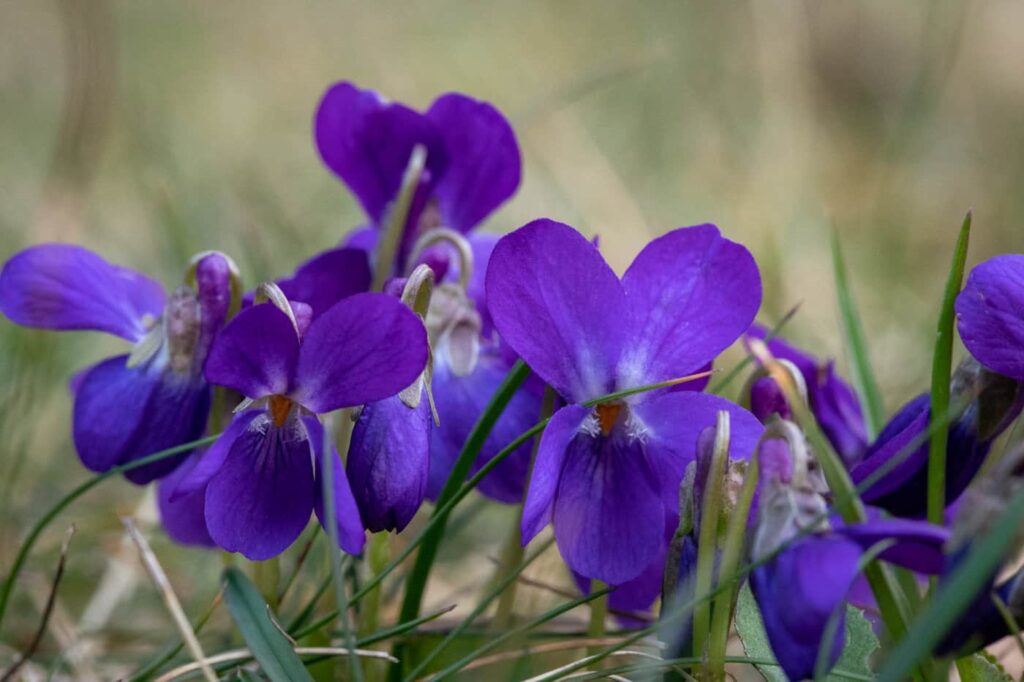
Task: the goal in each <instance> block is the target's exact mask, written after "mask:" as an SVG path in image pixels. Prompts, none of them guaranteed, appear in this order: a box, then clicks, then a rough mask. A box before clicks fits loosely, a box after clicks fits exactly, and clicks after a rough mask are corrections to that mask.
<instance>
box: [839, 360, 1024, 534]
mask: <svg viewBox="0 0 1024 682" xmlns="http://www.w3.org/2000/svg"><path fill="white" fill-rule="evenodd" d="M950 391H951V395H952V402H951V404H956V403H957V402H959V400H960V399H962V398H963V397H966V398H967V399H968V400H969V401H970V402H969V403H968V404H967V407H966V409H965V410H964V412H963V413H962V414H961V415H959V416H958V417H957V418H956V420H955V421H954V422H953V423H952V424H950V426H949V437H948V440H947V445H946V451H947V452H946V493H945V495H946V500H947V501H948V502H949V503H950V504H952V503H954V502H955V501H956V500H957V498H958V497H960V495H961V494H962V493H963V492H964V490H965V489H966V488H967V485H968V484H969V483H970V482H971V480H972V479H973V478H974V476H975V474H976V473H977V472H978V469H980V468H981V465H982V464H983V463H984V461H985V457H986V456H987V455H988V452H989V449H990V448H991V446H992V442H993V441H994V440H995V439H996V437H998V436H999V435H1000V434H1001V433H1002V432H1003V431H1004V430H1005V429H1006V428H1007V427H1008V426H1009V425H1010V424H1011V423H1013V420H1014V419H1016V418H1017V417H1018V415H1020V413H1021V409H1022V408H1024V390H1022V389H1021V385H1020V384H1019V382H1017V381H1015V380H1013V379H1009V378H1007V377H1004V376H1002V375H999V374H996V373H994V372H990V371H988V370H987V369H985V368H984V367H981V366H980V365H979V364H978V363H977V362H976V361H975V360H973V359H972V358H966V359H965V360H964V361H963V362H961V364H960V365H959V366H958V367H957V369H956V371H955V372H954V374H953V379H952V382H951V388H950ZM930 407H931V399H930V397H929V395H928V394H927V393H922V394H921V395H919V396H917V397H916V398H914V399H913V400H911V401H910V402H908V403H907V404H906V405H904V406H903V407H902V408H900V410H899V411H898V412H897V413H896V415H895V416H894V417H893V418H892V419H891V420H890V421H889V423H888V424H886V426H885V428H883V429H882V432H881V433H879V434H878V438H877V439H875V442H874V443H872V444H871V446H870V447H869V448H868V450H867V452H866V453H865V456H864V459H863V461H862V462H861V463H860V464H858V465H857V466H855V467H853V469H852V470H851V472H850V475H851V477H852V478H853V481H854V483H856V484H858V485H859V484H860V483H861V482H863V481H864V480H866V479H867V478H868V477H870V476H873V475H874V474H875V472H876V471H878V470H879V469H880V468H881V467H883V466H889V463H890V462H891V461H892V460H893V459H894V458H897V457H898V458H900V459H899V462H898V463H897V464H895V465H892V468H891V469H889V470H888V472H887V473H886V474H885V475H884V476H882V477H881V478H879V479H878V480H877V481H875V482H874V483H873V484H872V485H870V486H869V487H868V488H867V489H866V490H864V492H863V493H862V495H861V498H862V499H863V500H864V501H865V502H867V503H868V504H873V505H875V506H878V507H881V508H883V509H885V510H887V511H889V512H890V513H892V514H895V515H897V516H905V517H911V518H923V517H924V516H925V515H926V513H927V498H928V447H929V445H928V438H927V432H928V429H929V426H930V419H931V416H930V415H931V409H930ZM915 444H916V447H915ZM911 448H913V449H911Z"/></svg>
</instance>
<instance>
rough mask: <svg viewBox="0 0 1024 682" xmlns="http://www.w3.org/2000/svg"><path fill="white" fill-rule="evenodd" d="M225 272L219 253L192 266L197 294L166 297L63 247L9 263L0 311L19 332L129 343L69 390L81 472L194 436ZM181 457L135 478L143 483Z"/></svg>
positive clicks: (223, 300)
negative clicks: (83, 333)
mask: <svg viewBox="0 0 1024 682" xmlns="http://www.w3.org/2000/svg"><path fill="white" fill-rule="evenodd" d="M232 267H233V266H232V265H231V264H230V263H229V262H228V260H227V259H226V258H225V257H224V256H222V255H220V254H217V253H211V254H207V255H205V256H203V257H202V258H200V259H199V261H198V262H197V263H196V265H195V272H194V275H195V286H194V288H193V287H188V286H181V287H179V288H178V289H176V290H175V291H174V292H173V293H172V294H171V296H170V297H167V296H166V295H165V294H164V290H163V288H162V287H161V286H160V285H159V284H158V283H157V282H155V281H154V280H152V279H150V278H149V277H147V276H145V275H143V274H142V273H139V272H135V271H133V270H129V269H127V268H123V267H120V266H117V265H113V264H111V263H108V262H107V261H105V260H103V259H102V258H101V257H99V256H98V255H96V254H94V253H92V252H91V251H88V250H86V249H84V248H82V247H79V246H73V245H70V244H42V245H39V246H34V247H31V248H28V249H26V250H24V251H22V252H20V253H18V254H16V255H14V256H13V257H12V258H11V259H10V260H8V261H7V263H6V264H5V265H4V268H3V271H2V272H0V310H2V311H3V313H4V314H5V315H6V316H7V317H8V318H10V319H11V320H12V321H13V322H15V323H17V324H20V325H22V326H25V327H35V328H41V329H55V330H95V331H101V332H105V333H107V334H112V335H114V336H119V337H121V338H123V339H126V340H128V341H130V342H132V343H133V344H135V348H134V350H133V351H132V353H131V355H118V356H116V357H112V358H108V359H106V360H103V361H101V362H99V363H98V364H96V365H94V366H93V367H91V368H89V369H87V370H85V371H83V372H80V373H79V374H78V375H76V377H75V379H74V381H73V382H72V392H73V394H74V399H75V405H74V415H73V422H72V432H73V434H72V435H73V438H74V442H75V449H76V451H77V452H78V456H79V458H80V459H81V461H82V464H84V465H85V466H86V468H88V469H90V470H91V471H97V472H103V471H108V470H109V469H111V468H113V467H115V466H117V465H119V464H126V463H128V462H131V461H133V460H136V459H139V458H141V457H145V456H146V455H151V454H154V453H156V452H159V451H160V450H165V449H167V448H171V447H174V446H176V445H181V444H183V443H187V442H189V441H193V440H196V439H198V438H199V437H200V436H202V434H203V432H204V431H205V429H206V420H207V416H208V414H209V409H210V387H209V385H208V384H207V382H206V380H205V378H204V377H203V363H204V362H205V361H206V355H207V351H208V349H209V348H210V344H211V343H212V341H213V338H214V336H215V335H216V334H217V332H218V330H219V329H220V328H221V326H222V325H223V324H224V320H225V319H226V317H227V314H228V309H229V307H230V303H231V279H232V272H231V271H232ZM186 457H188V453H182V454H180V455H178V456H175V457H171V458H168V459H165V460H162V461H159V462H154V463H152V464H148V465H146V466H143V467H140V468H137V469H133V470H132V471H129V472H127V473H126V474H125V476H126V478H128V479H129V480H130V481H132V482H134V483H140V484H141V483H148V482H150V481H152V480H154V479H156V478H160V477H161V476H165V475H167V474H168V473H170V472H171V471H173V470H174V469H175V467H177V466H178V465H179V464H180V463H181V462H182V461H184V460H185V458H186Z"/></svg>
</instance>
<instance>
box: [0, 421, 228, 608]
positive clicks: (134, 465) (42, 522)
mask: <svg viewBox="0 0 1024 682" xmlns="http://www.w3.org/2000/svg"><path fill="white" fill-rule="evenodd" d="M219 437H220V434H217V435H216V436H208V437H206V438H200V439H199V440H195V441H192V442H191V443H184V444H182V445H177V446H175V447H173V448H168V449H166V450H161V451H160V452H155V453H153V454H152V455H147V456H146V457H141V458H139V459H137V460H135V461H134V462H129V463H128V464H121V465H119V466H116V467H114V468H113V469H111V470H109V471H105V472H103V473H102V474H97V475H96V476H93V477H92V478H90V479H89V480H88V481H85V482H84V483H82V484H80V485H79V486H78V487H76V488H75V489H74V490H72V491H71V492H70V493H68V494H67V495H65V496H64V497H63V498H61V500H60V501H59V502H57V504H55V505H53V507H51V508H50V510H49V511H48V512H46V513H45V514H44V515H43V517H42V518H41V519H39V520H38V521H36V525H34V526H33V527H32V530H30V531H29V533H28V535H27V536H26V537H25V540H24V542H22V543H21V547H20V548H19V549H18V554H17V555H16V556H15V557H14V563H13V564H11V570H10V572H9V573H8V574H7V578H6V579H5V580H4V584H3V587H2V588H0V623H2V622H3V618H4V613H6V611H7V604H8V602H9V601H10V599H11V590H13V589H14V581H15V580H17V579H18V576H19V575H20V574H21V569H22V568H24V566H25V560H26V559H27V558H28V553H29V552H30V551H32V547H34V546H35V544H36V541H37V540H38V539H39V536H40V535H42V533H43V531H44V530H46V527H47V526H48V525H50V522H51V521H53V520H54V519H55V518H56V517H57V515H58V514H60V513H61V512H62V511H64V510H65V509H66V508H67V507H68V505H70V504H71V503H72V502H74V501H75V500H77V499H78V498H79V497H81V496H82V495H84V494H85V493H87V492H89V491H90V490H92V489H93V488H95V487H96V486H98V485H99V484H100V483H102V482H103V481H105V480H107V479H108V478H112V477H114V476H117V475H118V474H122V473H124V472H126V471H131V470H133V469H138V468H139V467H143V466H146V465H147V464H152V463H154V462H159V461H161V460H164V459H167V458H168V457H173V456H175V455H180V454H181V453H183V452H188V451H189V450H193V449H195V448H200V447H203V446H204V445H209V444H210V443H212V442H213V441H215V440H217V438H219Z"/></svg>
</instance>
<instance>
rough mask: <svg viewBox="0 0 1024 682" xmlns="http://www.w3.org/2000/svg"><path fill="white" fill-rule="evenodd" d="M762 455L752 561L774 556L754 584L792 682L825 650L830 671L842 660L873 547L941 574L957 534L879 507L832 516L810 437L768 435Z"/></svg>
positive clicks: (888, 557)
mask: <svg viewBox="0 0 1024 682" xmlns="http://www.w3.org/2000/svg"><path fill="white" fill-rule="evenodd" d="M793 428H794V429H795V428H796V427H793ZM757 456H758V465H759V471H760V482H759V489H758V498H759V504H758V521H757V528H756V531H755V536H754V542H753V547H752V551H751V558H752V559H753V560H754V561H761V560H765V559H767V561H766V563H763V564H761V565H760V566H758V567H757V568H755V569H754V571H753V572H752V573H751V575H750V585H751V589H752V591H753V593H754V597H755V598H756V599H757V603H758V606H759V607H760V610H761V616H762V619H763V620H764V626H765V632H766V633H767V635H768V641H769V643H770V644H771V647H772V651H773V652H774V653H775V658H776V659H777V660H778V662H779V664H780V665H781V666H782V668H783V670H784V671H785V673H786V675H787V676H788V677H789V678H790V679H792V680H802V679H806V678H810V677H813V676H814V672H815V664H816V662H817V659H818V653H819V650H821V649H822V647H828V652H827V656H828V658H827V661H828V667H829V668H831V667H832V666H834V665H835V663H836V661H838V660H839V656H840V654H841V653H842V650H843V644H844V641H845V636H846V635H845V627H844V620H845V608H846V603H847V599H848V596H849V593H850V590H851V588H852V587H853V585H854V581H855V579H856V578H857V577H858V572H859V568H860V562H861V558H862V556H863V554H864V553H865V552H868V551H870V550H871V549H872V548H874V547H876V546H878V545H879V543H885V546H884V549H882V551H881V552H880V553H879V558H880V559H883V560H886V561H890V562H893V563H895V564H898V565H901V566H904V567H906V568H909V569H911V570H914V571H918V572H921V573H931V574H937V573H939V572H941V571H942V568H943V565H944V563H945V557H944V555H943V545H944V544H945V542H946V540H947V539H948V537H949V534H948V532H947V531H946V530H945V529H943V528H939V527H937V526H932V525H930V524H928V523H925V522H921V521H907V520H901V519H881V518H880V517H879V515H878V513H877V511H876V510H871V511H870V514H869V519H871V520H869V521H868V522H867V523H863V524H856V525H845V524H843V522H842V521H841V520H840V519H838V518H836V517H831V518H829V517H828V516H827V514H826V510H827V504H826V502H825V498H824V496H823V495H822V494H821V492H820V491H819V489H818V484H817V482H816V481H815V480H814V478H813V477H812V476H811V475H810V474H811V471H810V469H809V466H810V464H811V460H810V457H809V455H808V454H807V451H806V446H805V445H804V442H803V438H802V436H801V437H800V438H798V439H791V438H785V437H777V436H775V435H767V434H766V437H765V438H764V440H762V442H761V444H760V445H759V447H758V455H757ZM775 552H778V553H777V554H776V553H775ZM830 622H834V623H835V630H834V634H833V639H832V641H831V642H824V641H823V638H824V636H825V634H826V632H827V629H828V626H829V623H830Z"/></svg>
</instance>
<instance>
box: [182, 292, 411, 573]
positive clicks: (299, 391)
mask: <svg viewBox="0 0 1024 682" xmlns="http://www.w3.org/2000/svg"><path fill="white" fill-rule="evenodd" d="M296 307H301V306H299V305H296ZM295 317H296V318H299V317H304V316H299V315H296V316H295ZM426 360H427V342H426V333H425V331H424V329H423V324H422V322H421V321H420V320H419V319H418V318H417V317H416V315H414V314H413V313H412V312H411V311H410V310H409V309H408V308H406V307H405V306H404V305H402V303H401V302H399V301H397V300H395V299H393V298H391V297H388V296H384V295H382V294H357V295H355V296H350V297H348V298H346V299H343V300H342V301H341V302H339V303H337V304H335V305H334V306H332V307H330V308H328V309H327V310H326V311H324V312H322V313H321V314H320V315H319V316H318V317H316V319H315V320H313V321H312V322H311V323H310V324H309V326H308V329H305V330H303V329H302V328H301V325H300V326H298V327H297V326H296V325H295V323H294V322H293V319H292V318H291V317H289V315H287V314H286V313H284V312H282V310H280V309H279V308H277V307H276V306H275V305H272V304H260V305H256V306H253V307H251V308H248V309H246V310H244V311H242V312H241V313H239V314H238V316H237V317H236V318H235V319H234V320H233V321H232V322H231V324H229V325H228V326H227V327H225V328H224V330H223V331H222V332H221V334H220V336H218V338H217V341H216V342H215V343H214V346H213V348H212V349H211V351H210V357H209V359H208V361H207V365H206V375H207V378H208V379H209V380H210V381H211V382H212V383H215V384H217V385H221V386H226V387H228V388H231V389H234V390H236V391H238V392H239V393H241V394H242V395H244V396H246V398H248V399H249V400H251V401H253V402H252V403H251V404H249V405H248V407H247V408H245V409H243V410H242V411H240V412H239V413H238V414H236V416H235V417H234V419H233V420H232V422H231V424H230V426H229V427H228V428H227V429H226V430H225V432H224V433H223V435H221V437H220V438H219V439H218V440H217V441H216V442H215V443H214V444H213V445H212V446H211V447H210V449H209V450H207V451H206V453H205V454H204V455H203V457H202V459H201V460H200V462H199V463H198V464H197V465H196V467H195V469H194V470H193V472H192V474H191V475H190V476H189V477H188V479H187V480H185V481H183V482H182V483H181V484H179V486H178V491H177V492H178V494H180V495H184V494H188V493H192V492H195V491H196V490H198V489H199V488H200V487H202V486H203V485H205V486H206V495H205V502H206V511H205V518H206V526H207V529H208V530H209V533H210V537H211V538H212V539H213V541H214V542H216V544H217V545H219V546H220V547H222V548H224V549H226V550H228V551H232V552H241V553H242V554H244V555H245V556H247V557H248V558H250V559H254V560H262V559H269V558H271V557H274V556H277V555H278V554H280V553H281V552H283V551H284V550H285V549H286V548H287V547H288V546H289V545H291V543H292V542H293V541H294V540H295V538H297V537H298V536H299V534H300V533H301V532H302V530H303V528H305V526H306V523H307V522H308V521H309V517H310V514H311V512H312V511H313V510H314V509H315V510H316V513H317V516H318V517H319V518H320V521H321V523H323V522H324V518H323V507H322V503H323V498H322V488H323V486H322V484H321V470H322V467H323V466H325V465H326V463H327V462H328V461H329V463H330V465H331V466H333V467H334V469H333V483H334V495H335V505H334V508H335V509H336V510H337V526H338V535H339V541H340V544H341V547H342V548H343V549H344V550H345V551H347V552H350V553H359V552H360V551H361V550H362V547H363V542H364V532H363V526H362V523H361V521H360V519H359V512H358V510H357V508H356V504H355V501H354V500H353V498H352V492H351V490H350V488H349V485H348V481H347V479H346V478H345V473H344V471H343V469H342V466H341V460H340V458H339V457H338V454H337V452H336V451H335V450H334V448H333V447H332V448H331V451H330V452H329V453H324V452H323V444H324V434H323V428H322V426H321V424H320V421H319V418H318V417H317V415H318V414H322V413H327V412H331V411H333V410H337V409H340V408H343V407H352V406H355V405H362V404H364V403H368V402H372V401H375V400H380V399H381V398H383V397H385V396H389V395H393V394H395V393H397V392H398V391H399V390H401V389H402V388H404V387H406V386H408V385H409V383H410V382H412V381H413V379H415V378H416V377H417V376H418V375H419V374H420V372H422V371H423V367H424V365H425V364H426Z"/></svg>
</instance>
